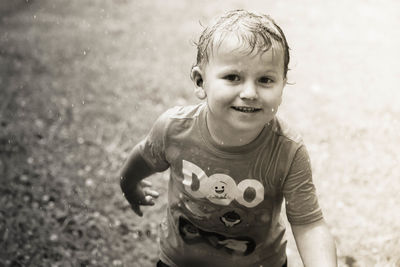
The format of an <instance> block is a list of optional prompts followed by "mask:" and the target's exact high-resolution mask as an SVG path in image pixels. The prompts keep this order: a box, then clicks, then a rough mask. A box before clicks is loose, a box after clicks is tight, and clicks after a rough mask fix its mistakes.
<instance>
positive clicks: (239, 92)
mask: <svg viewBox="0 0 400 267" xmlns="http://www.w3.org/2000/svg"><path fill="white" fill-rule="evenodd" d="M283 64H284V63H283V51H282V48H281V46H280V45H279V44H278V43H274V44H273V45H272V46H271V48H270V49H269V50H268V51H266V52H259V53H256V52H255V51H253V52H251V53H249V52H248V51H247V50H246V48H245V47H244V44H243V43H241V42H240V41H239V40H238V39H237V38H236V37H235V36H227V37H225V39H224V40H223V41H222V43H221V44H220V46H218V47H215V49H214V50H213V53H212V55H211V56H210V59H209V62H208V63H207V64H206V65H205V67H204V68H203V70H200V69H198V71H199V73H201V75H202V78H203V84H202V86H201V87H202V89H203V90H204V91H205V93H206V95H207V104H208V105H207V106H208V113H207V125H208V128H209V131H210V133H211V135H212V136H213V137H214V138H215V139H216V141H219V142H221V143H224V144H225V145H242V144H246V143H249V142H251V141H252V140H253V139H255V138H256V137H257V136H258V134H259V133H260V132H261V130H262V129H263V128H264V126H265V124H266V123H268V122H269V121H271V120H272V119H273V117H274V116H275V114H276V112H277V109H278V106H279V105H280V103H281V101H282V91H283V87H284V86H285V83H286V78H285V75H284V66H283ZM239 141H241V142H239Z"/></svg>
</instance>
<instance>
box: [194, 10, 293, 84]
mask: <svg viewBox="0 0 400 267" xmlns="http://www.w3.org/2000/svg"><path fill="white" fill-rule="evenodd" d="M229 36H235V37H236V38H238V40H239V41H240V42H241V47H240V49H241V50H242V51H244V52H247V53H248V54H252V53H262V52H266V51H268V50H269V49H271V48H272V49H274V48H276V47H274V46H280V48H281V49H282V51H283V65H284V66H283V67H284V68H283V73H284V77H285V78H286V74H287V72H288V65H289V60H290V55H289V46H288V44H287V41H286V37H285V35H284V33H283V31H282V29H281V28H280V27H279V26H278V25H277V24H276V23H275V21H274V20H273V19H272V18H271V17H269V16H268V15H265V14H259V13H252V12H248V11H245V10H233V11H229V12H227V13H226V14H225V15H223V16H221V17H219V18H218V19H217V20H216V21H215V22H214V23H213V24H212V25H210V26H208V27H206V28H205V29H204V30H203V32H202V34H201V35H200V38H199V41H198V43H197V61H196V64H195V67H196V66H197V67H200V68H204V67H205V65H206V64H207V63H208V62H209V59H210V57H211V56H212V54H213V51H214V49H217V48H218V47H219V46H220V45H221V43H222V42H223V41H224V39H225V38H226V37H229Z"/></svg>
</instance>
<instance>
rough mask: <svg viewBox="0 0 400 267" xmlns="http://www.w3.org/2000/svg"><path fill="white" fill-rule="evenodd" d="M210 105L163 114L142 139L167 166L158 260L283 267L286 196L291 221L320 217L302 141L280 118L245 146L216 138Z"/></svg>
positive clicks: (147, 154)
mask: <svg viewBox="0 0 400 267" xmlns="http://www.w3.org/2000/svg"><path fill="white" fill-rule="evenodd" d="M206 113H207V108H206V105H205V104H199V105H196V106H187V107H175V108H172V109H170V110H168V111H166V112H165V113H164V114H162V115H161V116H160V117H159V118H158V119H157V121H156V122H155V124H154V125H153V128H152V129H151V131H150V133H149V134H148V135H147V137H146V138H145V140H143V141H142V142H141V143H140V144H139V149H140V152H141V155H142V156H143V158H144V159H145V160H146V162H147V163H148V164H149V166H151V167H152V168H153V169H154V170H156V171H164V170H166V169H168V168H170V179H169V185H168V209H167V216H166V219H165V220H164V221H163V222H162V223H161V227H160V258H161V260H162V261H163V262H165V263H166V264H168V265H170V266H191V267H194V266H206V265H207V266H282V264H283V263H284V262H285V259H286V254H285V249H286V239H285V237H284V233H285V226H284V223H283V221H282V220H281V217H280V216H281V215H280V213H281V206H282V201H283V198H285V200H286V201H285V203H286V214H287V218H288V220H289V222H290V223H291V224H308V223H312V222H315V221H317V220H320V219H321V218H322V212H321V209H320V207H319V205H318V201H317V196H316V192H315V187H314V185H313V182H312V175H311V167H310V163H309V157H308V153H307V150H306V149H305V146H304V144H303V142H302V140H301V138H300V137H299V135H297V134H295V133H294V132H293V131H292V130H291V129H289V127H288V126H287V125H286V124H284V123H283V122H282V121H281V120H280V119H278V118H277V117H275V118H274V119H273V120H272V121H271V122H270V123H268V124H266V125H265V127H264V129H263V130H262V132H261V133H260V134H259V136H258V137H257V138H256V139H255V140H253V141H252V142H251V143H249V144H247V145H244V146H234V147H226V146H222V145H220V144H218V143H216V142H215V141H214V140H213V139H212V137H211V136H210V133H209V132H208V129H207V125H206Z"/></svg>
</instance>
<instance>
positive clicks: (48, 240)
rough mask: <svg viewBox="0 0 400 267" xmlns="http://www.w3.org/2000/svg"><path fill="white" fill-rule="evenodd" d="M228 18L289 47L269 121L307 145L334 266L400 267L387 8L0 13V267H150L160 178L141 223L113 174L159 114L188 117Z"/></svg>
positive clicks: (120, 4)
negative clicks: (272, 28)
mask: <svg viewBox="0 0 400 267" xmlns="http://www.w3.org/2000/svg"><path fill="white" fill-rule="evenodd" d="M237 8H244V9H248V10H252V11H259V12H264V13H267V14H270V15H271V16H272V17H273V18H274V19H275V20H276V22H277V23H278V24H279V25H280V26H281V27H282V28H283V30H284V32H285V34H286V37H287V39H288V42H289V45H290V47H291V58H292V59H291V63H290V66H289V67H290V71H289V74H288V75H289V76H288V78H289V82H290V83H291V85H288V86H287V87H286V88H285V92H284V102H283V104H282V106H281V108H280V110H279V113H278V114H279V115H280V116H281V117H282V118H284V119H285V120H286V121H288V122H289V123H290V124H291V126H292V127H293V128H295V129H297V130H298V131H299V132H300V133H301V134H302V135H303V137H304V140H305V142H306V144H307V147H308V149H309V152H310V156H311V160H312V166H313V173H314V182H315V184H316V186H317V190H318V195H319V199H320V205H321V206H322V208H323V211H324V215H325V218H326V220H327V222H328V224H329V226H330V229H331V231H332V234H333V235H334V237H335V240H336V242H337V248H338V257H339V265H340V266H350V267H351V266H400V215H399V212H398V211H399V206H400V193H399V192H400V164H399V163H400V153H399V148H400V147H399V145H400V122H399V118H400V101H399V100H400V90H399V88H398V86H399V84H400V63H399V62H400V61H399V59H400V52H399V47H400V30H399V29H400V27H399V26H400V16H399V14H400V2H399V1H395V0H391V1H390V0H387V1H378V0H375V1H373V0H354V1H345V0H337V1H317V0H304V1H301V2H300V1H289V0H282V1H272V0H262V1H261V0H257V1H246V3H245V1H239V0H237V1H235V0H229V1H209V0H206V1H190V0H186V1H185V0H174V1H162V0H154V1H145V0H132V1H129V0H113V1H110V0H97V1H94V0H69V1H66V0H64V1H62V0H8V1H7V0H3V1H1V2H0V175H1V176H0V179H1V183H0V240H1V243H0V265H1V266H154V263H155V262H156V261H157V259H158V256H157V253H158V248H157V239H158V236H157V226H158V223H159V222H160V220H161V218H162V216H163V215H164V212H165V207H166V190H167V189H166V183H167V180H168V172H166V173H161V174H157V175H155V176H153V177H151V178H150V180H151V181H152V182H153V184H154V186H155V189H157V190H158V191H159V192H160V193H161V196H160V199H159V200H158V202H157V205H156V206H154V207H151V208H148V209H145V216H144V217H143V218H139V217H137V216H135V215H134V214H133V212H132V211H131V210H130V209H129V207H128V205H127V203H126V201H124V199H123V197H122V194H121V192H120V189H119V180H118V178H117V173H118V169H119V168H120V167H121V164H122V163H123V161H124V160H125V159H126V157H127V155H128V153H129V151H130V149H131V148H132V147H133V146H134V145H135V144H136V143H137V142H138V141H139V140H141V139H142V138H143V137H144V136H145V134H146V133H147V131H148V130H149V128H150V127H151V125H152V122H153V121H154V120H155V119H156V118H157V116H158V115H160V113H161V112H162V111H164V110H165V109H167V108H169V107H172V106H175V105H186V104H192V103H197V100H196V99H195V97H194V96H193V93H192V91H193V85H192V83H191V81H190V78H189V73H190V68H191V66H192V64H193V63H194V61H195V55H196V49H195V46H194V45H193V42H194V41H196V39H197V38H198V36H199V34H200V32H201V30H202V26H201V25H206V24H207V23H208V22H209V21H210V19H211V18H213V17H214V16H217V15H220V14H222V13H223V12H225V11H227V10H231V9H237ZM288 233H289V235H288V237H289V239H290V242H289V249H288V255H289V266H292V267H293V266H302V264H301V261H300V259H299V256H298V252H297V250H296V247H295V245H294V243H293V239H292V238H291V236H290V230H289V231H288Z"/></svg>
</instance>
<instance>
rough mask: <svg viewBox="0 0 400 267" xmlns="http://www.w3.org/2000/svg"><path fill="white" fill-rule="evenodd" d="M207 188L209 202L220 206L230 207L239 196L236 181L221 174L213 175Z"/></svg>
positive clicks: (208, 180) (208, 181)
mask: <svg viewBox="0 0 400 267" xmlns="http://www.w3.org/2000/svg"><path fill="white" fill-rule="evenodd" d="M206 188H207V191H208V192H207V193H206V197H207V198H208V200H210V201H211V202H213V203H215V204H219V205H229V204H230V203H231V202H232V200H234V199H235V198H236V195H237V186H236V183H235V180H233V179H232V178H231V177H229V176H228V175H225V174H221V173H217V174H213V175H211V176H210V178H209V179H207V187H206Z"/></svg>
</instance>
